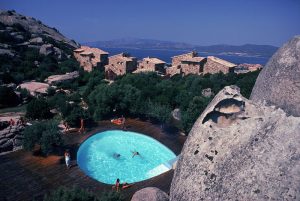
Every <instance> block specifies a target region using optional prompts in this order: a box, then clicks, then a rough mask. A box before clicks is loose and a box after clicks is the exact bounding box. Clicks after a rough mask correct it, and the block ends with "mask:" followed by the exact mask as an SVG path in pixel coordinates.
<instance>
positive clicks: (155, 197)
mask: <svg viewBox="0 0 300 201" xmlns="http://www.w3.org/2000/svg"><path fill="white" fill-rule="evenodd" d="M168 200H169V196H168V195H167V194H166V193H165V192H163V191H161V190H160V189H158V188H155V187H147V188H143V189H141V190H139V191H137V192H135V193H134V195H133V196H132V199H131V201H168Z"/></svg>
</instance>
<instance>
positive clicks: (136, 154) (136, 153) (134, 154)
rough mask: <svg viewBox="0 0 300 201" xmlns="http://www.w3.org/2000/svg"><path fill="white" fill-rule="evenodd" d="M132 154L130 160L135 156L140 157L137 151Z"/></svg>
mask: <svg viewBox="0 0 300 201" xmlns="http://www.w3.org/2000/svg"><path fill="white" fill-rule="evenodd" d="M131 152H132V158H133V157H135V156H141V155H140V153H139V152H138V151H131Z"/></svg>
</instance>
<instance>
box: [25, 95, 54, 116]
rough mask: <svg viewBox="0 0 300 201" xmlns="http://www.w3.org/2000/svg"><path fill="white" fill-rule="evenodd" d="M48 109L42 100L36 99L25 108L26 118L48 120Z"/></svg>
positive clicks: (47, 105)
mask: <svg viewBox="0 0 300 201" xmlns="http://www.w3.org/2000/svg"><path fill="white" fill-rule="evenodd" d="M51 116H52V115H51V113H50V107H49V104H48V102H47V101H46V100H45V99H44V98H36V99H33V100H31V101H30V102H29V104H28V105H27V108H26V117H27V118H30V119H49V118H50V117H51Z"/></svg>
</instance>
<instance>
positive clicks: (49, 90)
mask: <svg viewBox="0 0 300 201" xmlns="http://www.w3.org/2000/svg"><path fill="white" fill-rule="evenodd" d="M46 92H47V95H48V96H53V95H54V94H55V89H54V88H53V87H48V88H47V91H46Z"/></svg>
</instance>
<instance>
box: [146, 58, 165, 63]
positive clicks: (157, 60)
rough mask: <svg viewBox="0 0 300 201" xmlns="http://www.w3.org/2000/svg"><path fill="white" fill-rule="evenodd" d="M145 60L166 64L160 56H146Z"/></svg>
mask: <svg viewBox="0 0 300 201" xmlns="http://www.w3.org/2000/svg"><path fill="white" fill-rule="evenodd" d="M143 60H145V61H149V62H150V63H154V64H165V63H166V62H164V61H163V60H160V59H158V58H150V57H147V58H144V59H143Z"/></svg>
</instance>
